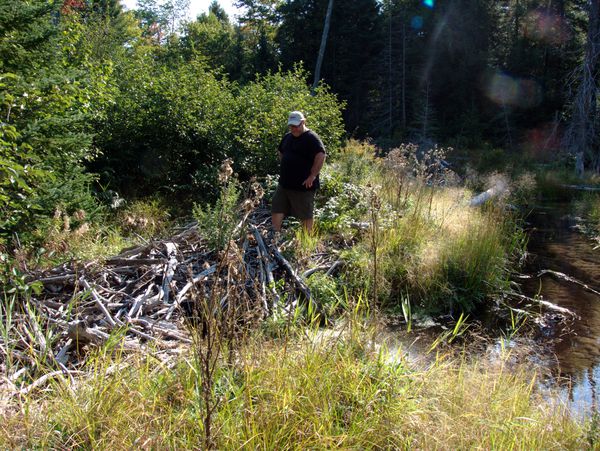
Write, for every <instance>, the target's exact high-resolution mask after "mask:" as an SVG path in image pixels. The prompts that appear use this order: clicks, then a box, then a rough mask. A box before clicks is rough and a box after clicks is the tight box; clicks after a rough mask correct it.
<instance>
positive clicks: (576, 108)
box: [566, 0, 600, 176]
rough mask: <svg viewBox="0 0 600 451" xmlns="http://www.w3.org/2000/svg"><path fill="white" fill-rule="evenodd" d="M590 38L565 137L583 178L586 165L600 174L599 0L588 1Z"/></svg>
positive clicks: (577, 169) (580, 69)
mask: <svg viewBox="0 0 600 451" xmlns="http://www.w3.org/2000/svg"><path fill="white" fill-rule="evenodd" d="M588 15H589V24H588V34H587V44H586V51H585V58H584V60H583V63H582V65H581V67H580V68H579V70H578V71H579V73H578V76H577V79H578V82H579V84H578V88H577V94H576V96H575V99H574V103H573V106H572V110H573V111H572V117H571V122H570V124H569V127H568V130H567V134H566V147H567V149H569V151H570V152H571V153H573V154H574V155H575V157H576V171H577V174H578V175H579V176H582V175H583V171H584V169H585V166H586V165H589V166H591V168H592V169H593V170H594V171H595V172H600V150H599V149H598V142H599V141H600V140H599V139H598V134H599V132H600V121H599V120H598V118H597V110H598V78H599V73H598V66H599V62H600V0H589V1H588Z"/></svg>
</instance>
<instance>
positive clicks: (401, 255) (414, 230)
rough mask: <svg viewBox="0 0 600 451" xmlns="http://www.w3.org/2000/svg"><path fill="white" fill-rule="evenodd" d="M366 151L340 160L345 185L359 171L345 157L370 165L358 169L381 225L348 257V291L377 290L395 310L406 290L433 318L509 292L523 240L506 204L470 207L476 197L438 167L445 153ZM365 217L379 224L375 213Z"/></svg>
mask: <svg viewBox="0 0 600 451" xmlns="http://www.w3.org/2000/svg"><path fill="white" fill-rule="evenodd" d="M364 146H365V145H364V144H361V145H356V144H353V143H350V145H349V147H348V148H347V149H346V151H345V152H344V153H342V154H341V155H340V156H339V157H338V161H337V162H336V163H335V165H336V166H335V169H336V170H338V171H340V173H341V175H339V176H338V177H339V178H341V179H342V180H345V179H348V180H350V179H351V177H352V176H351V174H348V173H346V172H344V171H345V170H346V168H355V167H357V166H358V164H355V163H352V162H348V161H344V160H353V159H359V160H361V161H362V164H363V165H365V164H366V163H365V161H366V162H367V163H368V164H370V165H371V166H372V167H373V170H372V171H370V172H369V171H365V170H362V171H361V173H363V174H364V173H369V174H370V176H369V177H370V178H368V179H365V176H362V175H361V177H360V178H361V179H364V180H365V183H368V185H369V186H371V187H373V188H372V189H371V190H376V192H377V197H378V202H379V203H380V204H381V206H380V208H378V214H377V219H376V222H377V227H373V224H372V227H371V229H370V230H371V233H370V234H366V235H365V236H364V237H363V240H362V241H361V242H359V243H358V244H357V245H356V246H355V249H353V250H352V251H348V252H346V253H345V254H344V256H345V258H346V259H347V260H348V261H349V265H348V266H349V271H348V275H349V277H347V282H348V284H349V285H350V286H352V285H356V281H357V280H359V281H363V284H362V286H359V287H358V289H361V290H365V289H368V290H370V292H371V293H373V292H374V291H375V290H377V296H376V297H377V298H378V299H379V300H380V301H382V302H384V303H386V304H388V305H390V306H395V307H401V305H402V299H404V297H405V296H406V295H407V293H408V295H409V296H410V298H411V299H412V300H413V303H414V305H415V306H416V308H417V309H421V310H422V309H423V308H425V309H426V310H428V311H429V312H432V313H440V312H453V311H455V310H459V311H464V312H470V311H473V310H475V309H476V308H478V307H480V306H483V305H485V303H486V301H487V300H488V299H490V298H491V297H493V296H494V295H496V294H498V293H500V292H501V291H502V290H504V289H505V288H507V287H508V280H509V275H510V272H511V270H512V269H513V268H514V267H515V265H516V261H517V260H518V259H517V258H516V257H518V256H519V254H520V253H521V252H522V251H523V247H524V243H525V236H524V234H523V232H522V229H521V228H520V227H519V224H518V220H517V218H515V217H514V216H513V215H512V214H511V213H509V212H507V210H506V209H505V208H504V206H505V202H506V199H504V198H502V199H498V200H496V202H497V204H496V205H491V206H486V207H485V208H481V209H477V208H472V207H469V205H468V199H470V197H471V196H472V195H473V194H472V193H471V192H469V191H468V190H467V189H465V188H462V187H460V186H458V184H457V183H456V181H455V179H456V175H455V174H452V173H448V171H447V170H445V169H444V167H443V166H441V164H440V163H439V162H440V161H441V159H443V156H444V152H445V150H444V149H438V148H435V149H432V150H430V151H426V152H422V151H421V150H419V149H418V148H417V147H416V146H411V145H407V146H403V147H401V148H399V149H396V150H394V151H392V152H390V154H389V155H388V157H386V159H383V160H381V159H379V160H378V159H373V158H371V159H366V160H365V159H364V157H363V154H364V152H365V149H364ZM355 147H357V148H356V149H355ZM371 150H372V152H373V153H374V152H375V149H374V148H372V149H371ZM521 184H522V183H521ZM367 191H368V190H365V196H367V195H368V194H367V193H366V192H367ZM515 191H518V190H516V189H515ZM369 192H372V191H369ZM519 192H520V191H519ZM371 197H372V194H371ZM364 219H365V220H368V221H369V222H370V223H374V222H375V221H374V220H373V215H372V209H368V210H367V212H366V213H365V215H364ZM375 237H376V238H377V240H374V238H375ZM374 242H376V243H377V245H376V246H374V244H373V243H374ZM374 255H376V256H377V258H373V256H374ZM367 256H368V257H367Z"/></svg>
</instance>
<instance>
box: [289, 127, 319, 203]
mask: <svg viewBox="0 0 600 451" xmlns="http://www.w3.org/2000/svg"><path fill="white" fill-rule="evenodd" d="M279 152H280V153H281V165H280V170H279V184H280V185H281V186H282V187H283V188H286V189H293V190H297V191H311V190H315V189H317V188H319V177H318V176H317V178H316V179H315V181H314V182H313V185H312V188H305V187H304V186H303V185H302V182H304V180H306V178H307V177H308V176H309V175H310V170H311V168H312V165H313V162H314V160H315V156H316V155H317V154H318V153H321V152H322V153H325V146H324V145H323V142H322V141H321V138H319V136H318V135H317V134H316V133H315V132H313V131H312V130H307V131H306V132H304V133H302V134H301V135H300V136H298V137H297V138H295V137H294V135H292V134H291V133H288V134H286V135H285V136H284V137H283V139H282V140H281V143H280V144H279Z"/></svg>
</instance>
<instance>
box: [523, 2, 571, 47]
mask: <svg viewBox="0 0 600 451" xmlns="http://www.w3.org/2000/svg"><path fill="white" fill-rule="evenodd" d="M521 33H522V35H523V37H525V38H527V39H531V40H534V41H539V42H545V43H546V44H551V45H562V44H564V43H565V42H567V40H568V39H569V38H570V32H569V27H568V26H567V24H566V23H565V20H564V19H563V18H562V17H561V16H559V15H557V14H552V13H549V12H547V11H544V10H533V11H530V12H529V13H528V14H527V16H526V17H525V20H524V21H523V26H522V29H521Z"/></svg>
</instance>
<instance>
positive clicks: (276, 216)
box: [271, 213, 285, 232]
mask: <svg viewBox="0 0 600 451" xmlns="http://www.w3.org/2000/svg"><path fill="white" fill-rule="evenodd" d="M284 216H285V215H284V214H283V213H271V223H272V224H273V230H274V231H275V232H279V231H280V230H281V224H282V223H283V217H284Z"/></svg>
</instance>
